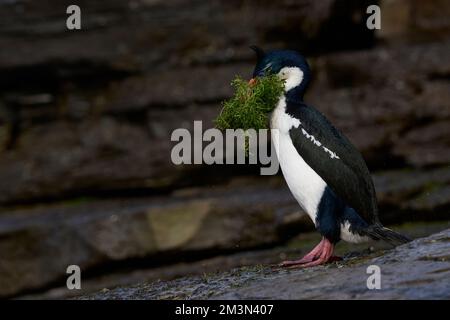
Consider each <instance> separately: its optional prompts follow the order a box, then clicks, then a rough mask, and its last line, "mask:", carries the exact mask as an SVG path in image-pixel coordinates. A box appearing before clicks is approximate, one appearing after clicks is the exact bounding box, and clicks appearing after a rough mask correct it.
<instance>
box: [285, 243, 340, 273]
mask: <svg viewBox="0 0 450 320" xmlns="http://www.w3.org/2000/svg"><path fill="white" fill-rule="evenodd" d="M333 251H334V245H333V244H332V243H331V242H330V241H329V240H328V239H326V238H323V239H322V241H320V242H319V244H318V245H317V246H316V247H315V248H314V249H313V250H312V251H311V252H310V253H308V254H307V255H305V256H304V257H303V258H301V259H299V260H292V261H283V262H282V263H281V264H279V266H280V267H289V268H307V267H314V266H318V265H321V264H325V263H327V262H332V261H337V260H341V258H339V257H336V256H333Z"/></svg>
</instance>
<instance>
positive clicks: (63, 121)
mask: <svg viewBox="0 0 450 320" xmlns="http://www.w3.org/2000/svg"><path fill="white" fill-rule="evenodd" d="M374 3H378V4H379V5H380V7H381V13H382V14H381V17H382V29H381V30H378V31H376V32H373V31H370V30H368V29H367V28H366V18H367V16H368V15H367V14H366V13H365V12H366V8H367V6H368V5H370V4H374ZM69 4H72V2H69V1H52V0H48V1H25V0H0V48H1V49H0V296H2V297H13V296H18V295H21V294H24V293H30V292H40V291H44V290H47V289H50V288H52V287H57V286H62V285H64V283H65V277H66V274H65V269H66V267H67V266H68V265H70V264H78V265H80V266H81V268H82V270H83V274H86V275H87V276H88V277H89V278H90V279H93V280H94V281H95V279H97V278H100V277H102V276H103V275H105V274H108V273H109V272H111V271H112V270H122V271H123V270H125V271H126V270H136V269H149V268H150V269H152V268H161V267H162V266H169V265H172V264H175V263H180V262H183V263H184V262H194V261H197V260H200V259H206V258H214V257H216V256H218V255H227V254H231V253H236V252H240V251H242V252H249V251H250V250H256V249H258V250H260V249H263V248H270V247H273V246H275V245H279V244H282V243H284V242H285V241H287V240H289V239H290V238H292V237H293V236H295V235H296V234H298V233H300V232H302V231H307V230H311V227H312V225H311V223H310V222H309V221H308V219H307V217H305V215H304V214H303V213H302V212H301V211H300V208H299V207H298V205H297V204H296V203H295V201H294V200H293V198H292V197H291V195H290V193H289V191H288V189H287V188H286V186H285V184H284V182H283V180H282V178H281V176H275V177H261V176H259V175H258V168H257V167H256V166H201V165H186V166H175V165H173V164H172V163H171V161H170V150H171V148H172V146H173V145H174V144H173V143H172V142H171V141H170V135H171V132H172V131H173V130H174V129H175V128H188V129H192V126H193V121H194V120H203V121H204V123H203V125H204V128H206V127H207V126H212V119H214V118H215V117H216V116H217V114H218V113H219V111H220V102H221V101H222V100H223V99H226V98H227V97H229V96H230V95H231V94H232V91H231V88H230V86H229V83H230V80H231V79H232V78H234V76H235V75H237V74H239V75H241V76H243V77H249V76H250V75H251V72H252V69H253V63H254V56H253V53H252V52H251V51H250V50H249V49H248V46H249V45H250V44H258V45H260V46H262V47H264V48H291V49H296V50H299V51H301V52H302V53H304V54H305V55H306V56H307V57H308V60H309V61H310V64H311V66H312V69H313V73H314V80H313V83H312V86H311V88H310V90H309V93H308V94H307V96H306V100H307V101H308V102H309V103H311V104H312V105H314V106H316V107H317V108H318V109H319V110H321V111H322V112H323V113H324V114H325V115H326V116H328V117H329V118H330V120H332V122H334V123H335V124H336V126H337V127H339V128H340V129H342V130H343V131H344V132H345V133H346V134H347V135H348V137H349V138H350V140H351V141H353V142H354V143H355V145H356V146H357V147H358V148H359V149H360V150H361V151H362V152H363V155H364V157H365V159H366V161H367V163H368V165H369V167H370V169H371V170H372V172H373V175H374V181H375V185H376V189H377V193H378V196H379V201H380V206H381V211H382V214H383V215H382V221H384V222H385V223H387V224H394V223H395V224H399V223H404V222H409V221H431V220H449V217H450V216H449V209H450V187H449V182H450V166H449V163H450V135H449V125H450V91H449V84H450V54H449V53H450V20H449V19H448V16H449V15H450V5H449V2H448V1H444V0H432V1H413V0H382V1H375V2H372V1H343V0H326V1H312V0H302V1H290V0H284V1H277V2H273V1H253V0H251V1H237V0H234V1H224V0H221V1H219V0H216V1H196V0H174V1H160V0H134V1H118V0H113V1H78V2H77V3H76V4H78V5H79V6H80V7H81V11H82V30H79V31H69V30H67V29H66V18H67V14H66V13H65V12H66V8H67V6H68V5H69ZM188 269H189V264H187V265H186V270H188ZM155 270H156V269H155ZM186 272H187V271H186ZM189 272H191V271H189ZM196 272H202V270H201V268H199V269H197V270H196ZM178 274H180V273H178ZM181 274H182V272H181ZM137 280H138V279H135V278H134V281H137ZM123 281H125V280H123V279H122V280H121V283H123Z"/></svg>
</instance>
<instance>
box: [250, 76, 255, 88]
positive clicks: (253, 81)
mask: <svg viewBox="0 0 450 320" xmlns="http://www.w3.org/2000/svg"><path fill="white" fill-rule="evenodd" d="M248 84H249V85H250V87H253V86H254V85H255V84H256V78H251V79H250V80H249V81H248Z"/></svg>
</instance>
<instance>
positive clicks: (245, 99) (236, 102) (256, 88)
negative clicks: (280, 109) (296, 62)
mask: <svg viewBox="0 0 450 320" xmlns="http://www.w3.org/2000/svg"><path fill="white" fill-rule="evenodd" d="M231 85H232V86H233V88H234V90H235V95H234V96H233V97H232V98H231V99H229V100H227V101H224V102H223V104H222V111H221V113H220V114H219V116H218V117H217V119H216V120H215V125H216V127H217V128H218V129H222V130H225V129H243V130H248V129H255V130H258V129H266V128H268V124H269V113H270V112H271V111H272V110H273V109H274V108H275V106H276V104H277V102H278V99H279V98H280V96H281V94H282V93H283V88H284V82H283V80H281V79H280V78H279V77H278V76H277V75H267V76H264V77H261V78H258V79H257V81H256V83H255V84H253V85H251V84H249V83H248V82H247V81H245V80H243V79H242V78H240V77H238V76H237V77H236V78H235V79H234V80H233V81H232V82H231Z"/></svg>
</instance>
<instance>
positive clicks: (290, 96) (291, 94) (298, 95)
mask: <svg viewBox="0 0 450 320" xmlns="http://www.w3.org/2000/svg"><path fill="white" fill-rule="evenodd" d="M304 93H305V92H304V88H302V86H301V85H300V86H297V87H295V88H292V89H291V90H289V91H287V92H286V93H285V94H284V96H285V97H286V101H291V102H303V95H304Z"/></svg>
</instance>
